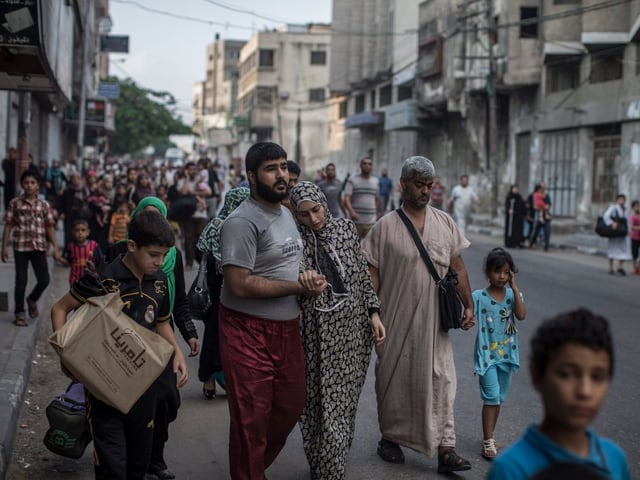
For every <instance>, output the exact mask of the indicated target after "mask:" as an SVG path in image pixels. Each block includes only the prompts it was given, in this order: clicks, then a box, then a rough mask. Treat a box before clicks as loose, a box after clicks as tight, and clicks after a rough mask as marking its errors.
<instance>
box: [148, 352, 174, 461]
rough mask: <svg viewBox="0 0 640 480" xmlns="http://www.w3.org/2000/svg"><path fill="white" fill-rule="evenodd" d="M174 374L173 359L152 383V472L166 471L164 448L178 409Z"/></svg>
mask: <svg viewBox="0 0 640 480" xmlns="http://www.w3.org/2000/svg"><path fill="white" fill-rule="evenodd" d="M176 383H177V378H176V374H175V373H173V358H172V359H171V360H170V361H169V363H168V364H167V368H165V369H164V372H162V375H160V377H159V378H158V380H156V382H155V383H154V387H155V388H156V390H157V394H156V413H155V418H154V420H153V423H154V429H153V442H152V448H151V459H150V462H149V467H150V468H151V469H152V470H166V469H167V464H166V463H165V461H164V446H165V444H166V443H167V440H169V424H170V423H171V422H173V421H174V420H175V419H176V418H177V417H178V409H179V408H180V392H179V391H178V387H177V385H176Z"/></svg>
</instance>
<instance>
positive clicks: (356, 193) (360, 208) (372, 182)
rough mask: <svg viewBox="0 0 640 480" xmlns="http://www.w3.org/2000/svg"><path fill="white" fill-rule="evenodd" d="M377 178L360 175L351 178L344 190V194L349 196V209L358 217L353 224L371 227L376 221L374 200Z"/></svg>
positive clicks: (376, 193) (375, 197) (377, 186)
mask: <svg viewBox="0 0 640 480" xmlns="http://www.w3.org/2000/svg"><path fill="white" fill-rule="evenodd" d="M378 190H379V183H378V178H377V177H374V176H370V177H369V178H364V177H362V175H356V176H354V177H351V179H350V180H349V181H348V182H347V185H346V187H345V189H344V194H345V195H349V196H351V207H352V208H353V209H354V210H355V212H356V213H357V214H358V215H359V216H360V218H358V220H354V223H357V224H361V225H372V224H374V223H376V220H378V216H377V211H376V199H377V198H378Z"/></svg>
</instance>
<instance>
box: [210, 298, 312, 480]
mask: <svg viewBox="0 0 640 480" xmlns="http://www.w3.org/2000/svg"><path fill="white" fill-rule="evenodd" d="M219 318H220V323H219V328H220V359H221V361H222V370H223V372H224V380H225V383H226V391H227V401H228V404H229V416H230V419H231V426H230V432H229V470H230V473H231V478H232V479H233V480H264V478H265V476H264V471H265V470H266V469H267V467H269V465H271V463H272V462H273V461H274V460H275V458H276V457H277V456H278V453H280V450H282V448H283V447H284V444H285V442H286V441H287V437H288V436H289V433H290V432H291V430H293V427H295V425H296V423H297V421H298V419H299V418H300V414H301V413H302V408H303V407H304V396H305V391H304V386H305V378H304V375H305V372H304V353H303V350H302V340H301V338H300V324H299V320H298V319H295V320H287V321H275V320H265V319H263V318H259V317H254V316H251V315H247V314H244V313H240V312H236V311H234V310H230V309H228V308H225V307H224V306H223V305H220V310H219Z"/></svg>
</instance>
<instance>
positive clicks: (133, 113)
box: [109, 77, 192, 154]
mask: <svg viewBox="0 0 640 480" xmlns="http://www.w3.org/2000/svg"><path fill="white" fill-rule="evenodd" d="M109 81H110V82H117V83H118V84H119V85H120V98H118V99H117V100H115V101H114V104H115V107H116V116H115V127H116V133H115V135H114V137H113V138H112V139H111V141H110V150H111V153H114V154H124V153H131V154H136V153H138V152H139V151H140V150H142V149H143V148H145V147H146V146H148V145H168V144H170V141H169V135H174V134H191V133H192V131H191V128H190V127H188V126H187V125H185V124H184V123H183V122H182V120H181V119H180V118H179V117H178V116H177V114H176V99H175V98H174V96H173V95H171V93H169V92H160V91H155V90H151V89H148V88H142V87H140V86H138V85H137V84H136V83H135V82H134V81H133V80H132V79H130V78H126V79H121V78H116V77H110V78H109Z"/></svg>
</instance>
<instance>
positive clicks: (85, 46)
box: [76, 2, 91, 173]
mask: <svg viewBox="0 0 640 480" xmlns="http://www.w3.org/2000/svg"><path fill="white" fill-rule="evenodd" d="M85 8H86V11H85V15H84V24H83V27H84V30H83V33H82V62H81V63H82V67H81V68H80V101H79V103H80V104H79V105H78V139H77V150H76V157H77V159H78V162H80V163H79V165H77V167H78V169H79V171H81V172H83V173H84V129H85V124H86V116H87V87H86V83H87V64H88V63H89V62H88V58H87V57H88V56H89V41H90V38H89V18H90V12H91V3H90V2H87V3H86V4H85Z"/></svg>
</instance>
